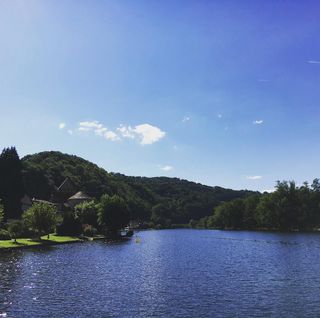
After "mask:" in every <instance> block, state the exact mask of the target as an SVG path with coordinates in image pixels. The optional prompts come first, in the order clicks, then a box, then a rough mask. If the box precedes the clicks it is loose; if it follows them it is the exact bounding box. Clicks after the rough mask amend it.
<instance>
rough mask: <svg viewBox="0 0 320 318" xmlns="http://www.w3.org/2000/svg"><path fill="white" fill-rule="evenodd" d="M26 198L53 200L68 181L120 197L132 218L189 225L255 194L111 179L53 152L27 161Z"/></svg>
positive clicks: (162, 180) (168, 181)
mask: <svg viewBox="0 0 320 318" xmlns="http://www.w3.org/2000/svg"><path fill="white" fill-rule="evenodd" d="M22 165H23V179H24V185H25V190H26V193H27V194H28V195H29V196H30V197H35V198H38V199H45V200H48V199H50V197H51V195H52V194H54V193H55V191H56V189H57V186H59V185H60V184H61V183H62V181H63V180H64V179H65V178H66V177H68V178H70V179H71V181H72V182H73V183H74V185H75V187H76V188H77V190H83V191H85V192H87V193H88V194H89V195H91V196H93V197H95V198H99V197H100V196H101V195H102V194H104V193H107V194H110V195H112V194H118V195H120V196H122V197H123V198H124V199H125V200H126V201H127V202H128V204H129V207H130V210H131V213H132V218H133V219H140V220H144V221H148V220H150V218H151V217H153V219H158V220H159V222H161V221H168V222H170V223H187V222H189V221H190V219H199V218H202V217H205V216H208V215H211V214H212V211H213V208H214V207H215V206H217V205H218V204H219V203H221V202H222V201H229V200H232V199H235V198H240V197H244V196H246V195H248V194H252V192H251V191H235V190H231V189H224V188H221V187H209V186H204V185H201V184H199V183H194V182H190V181H187V180H182V179H178V178H167V177H156V178H146V177H128V176H125V175H122V174H115V173H108V172H107V171H105V170H104V169H102V168H100V167H98V166H97V165H95V164H93V163H91V162H89V161H87V160H84V159H82V158H80V157H77V156H74V155H68V154H63V153H61V152H56V151H49V152H41V153H38V154H34V155H28V156H26V157H24V158H22Z"/></svg>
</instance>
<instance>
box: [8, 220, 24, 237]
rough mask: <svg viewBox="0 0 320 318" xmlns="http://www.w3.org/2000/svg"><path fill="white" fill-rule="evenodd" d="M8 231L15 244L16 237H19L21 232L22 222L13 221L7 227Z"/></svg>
mask: <svg viewBox="0 0 320 318" xmlns="http://www.w3.org/2000/svg"><path fill="white" fill-rule="evenodd" d="M8 231H9V233H10V235H11V238H13V239H14V241H15V242H17V237H19V235H21V234H22V232H23V222H22V221H21V220H14V221H12V222H10V223H9V225H8Z"/></svg>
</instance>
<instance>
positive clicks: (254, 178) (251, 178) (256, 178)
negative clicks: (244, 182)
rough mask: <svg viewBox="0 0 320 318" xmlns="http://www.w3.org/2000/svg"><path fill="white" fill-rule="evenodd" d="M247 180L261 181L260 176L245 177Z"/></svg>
mask: <svg viewBox="0 0 320 318" xmlns="http://www.w3.org/2000/svg"><path fill="white" fill-rule="evenodd" d="M246 179H248V180H261V179H262V176H246Z"/></svg>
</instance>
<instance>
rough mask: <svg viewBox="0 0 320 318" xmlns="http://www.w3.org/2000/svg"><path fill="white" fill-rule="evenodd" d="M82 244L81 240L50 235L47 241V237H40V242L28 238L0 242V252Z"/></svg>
mask: <svg viewBox="0 0 320 318" xmlns="http://www.w3.org/2000/svg"><path fill="white" fill-rule="evenodd" d="M79 242H83V240H82V239H80V238H78V237H73V236H59V235H53V234H51V235H50V236H49V239H48V237H47V235H45V236H42V237H41V240H34V239H28V238H20V239H17V241H16V242H14V241H13V240H0V250H1V249H13V248H27V247H34V246H44V245H57V244H67V243H79Z"/></svg>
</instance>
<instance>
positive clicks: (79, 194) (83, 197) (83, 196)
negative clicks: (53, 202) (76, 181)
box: [68, 191, 91, 200]
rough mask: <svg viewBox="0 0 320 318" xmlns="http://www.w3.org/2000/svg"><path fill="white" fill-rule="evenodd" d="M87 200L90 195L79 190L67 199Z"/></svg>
mask: <svg viewBox="0 0 320 318" xmlns="http://www.w3.org/2000/svg"><path fill="white" fill-rule="evenodd" d="M79 199H80V200H89V199H91V197H89V196H88V195H87V194H86V193H85V192H83V191H79V192H77V193H76V194H74V195H73V196H72V197H70V198H69V199H68V200H79Z"/></svg>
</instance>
